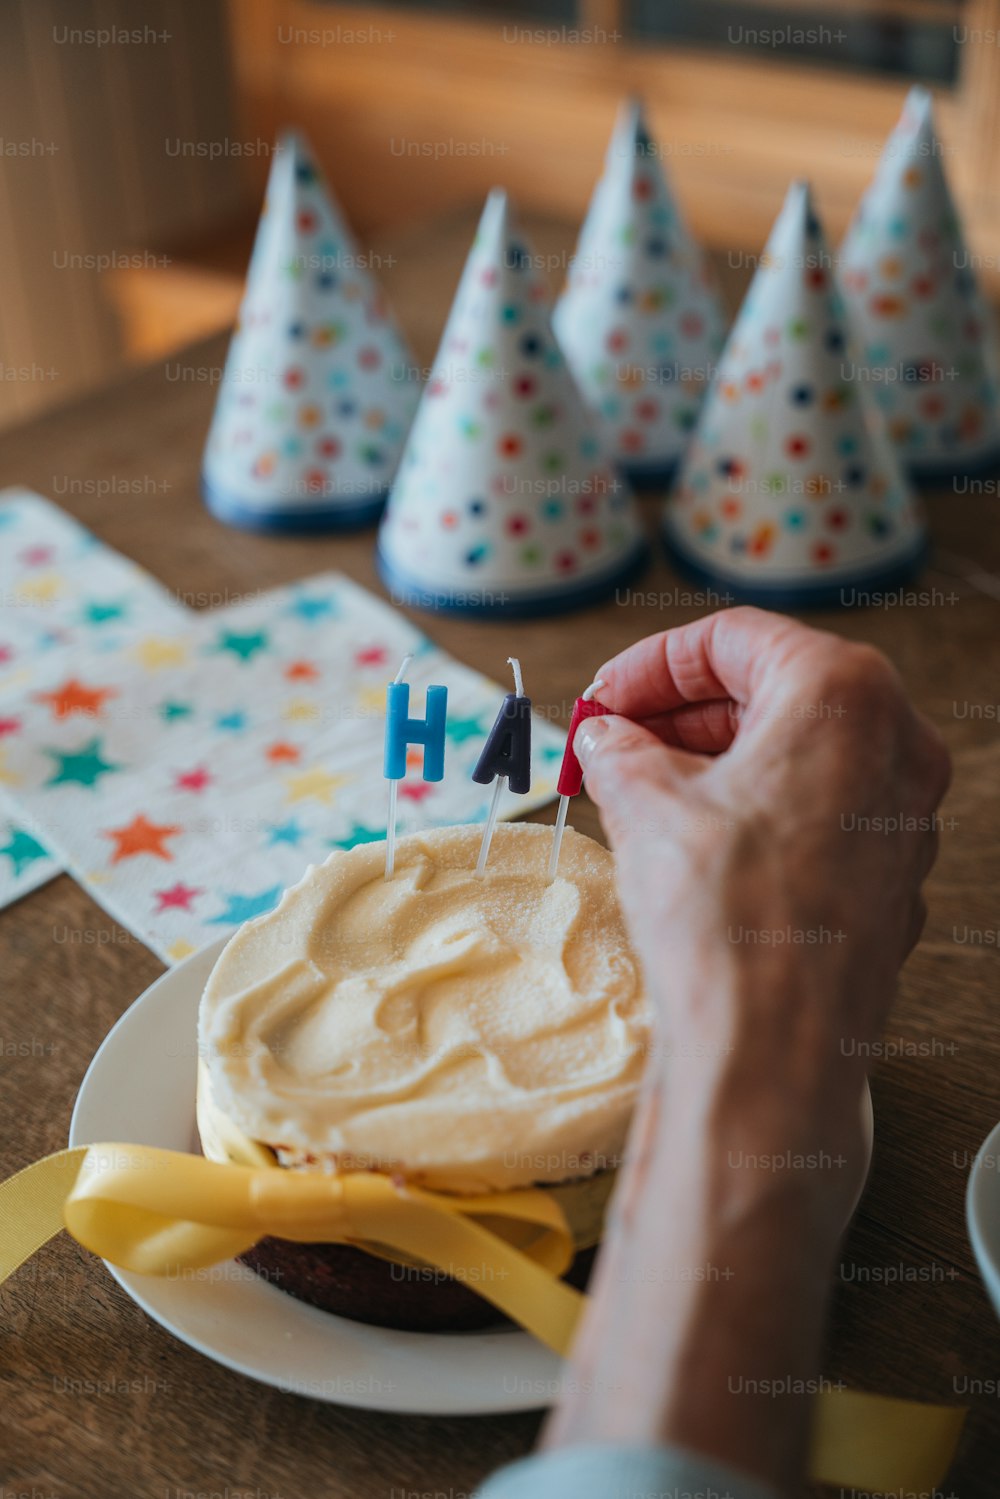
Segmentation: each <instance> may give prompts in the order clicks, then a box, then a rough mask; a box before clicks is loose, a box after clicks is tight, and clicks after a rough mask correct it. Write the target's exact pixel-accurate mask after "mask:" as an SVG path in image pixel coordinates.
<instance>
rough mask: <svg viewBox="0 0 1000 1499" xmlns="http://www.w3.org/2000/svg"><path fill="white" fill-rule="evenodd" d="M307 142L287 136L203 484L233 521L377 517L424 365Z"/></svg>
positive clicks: (308, 524)
mask: <svg viewBox="0 0 1000 1499" xmlns="http://www.w3.org/2000/svg"><path fill="white" fill-rule="evenodd" d="M368 263H369V257H368V256H367V255H365V254H362V253H361V252H359V250H358V248H357V246H356V245H355V242H354V240H353V239H352V237H351V234H350V232H349V230H348V229H347V228H346V226H345V224H344V222H343V219H342V218H341V215H340V213H339V210H338V209H337V208H336V206H335V205H334V202H333V200H332V198H331V197H330V195H329V193H328V191H327V189H326V187H325V186H324V184H323V180H322V178H321V176H320V174H319V171H318V169H317V167H316V164H315V162H314V161H313V160H312V157H311V156H310V154H309V151H308V149H307V147H306V146H305V144H304V142H303V141H302V140H301V139H300V138H299V137H298V136H297V135H294V134H292V133H289V134H287V135H285V136H283V137H282V139H281V141H280V142H279V144H278V147H277V151H276V155H275V159H274V163H273V165H272V168H271V175H270V180H269V182H268V189H267V198H266V201H265V205H264V212H263V214H262V216H261V221H260V226H259V228H258V230H257V238H256V241H255V243H254V249H253V256H252V258H251V261H250V269H249V272H248V275H247V284H246V291H245V293H244V297H243V305H242V307H241V309H240V318H239V323H238V325H237V329H236V332H235V333H234V335H233V340H232V343H231V344H230V347H229V355H228V358H227V361H226V367H225V371H224V373H223V378H222V387H221V389H220V391H219V399H218V402H217V404H216V408H215V416H214V418H213V421H212V427H211V431H210V432H209V437H208V444H207V447H206V449H205V456H204V465H203V474H202V478H203V488H204V494H205V500H206V502H207V504H208V507H209V509H210V510H212V511H213V513H214V514H215V515H217V516H218V517H219V518H220V519H221V520H225V521H229V522H231V523H232V524H233V525H238V526H250V527H253V528H258V529H264V530H326V529H332V528H336V527H341V526H356V525H362V524H364V523H365V522H367V521H372V520H374V519H376V518H377V517H378V515H379V513H380V511H381V509H382V505H383V503H384V501H385V495H386V493H387V491H388V488H389V484H390V483H391V481H392V476H393V473H394V471H395V469H396V465H397V463H398V461H399V455H400V453H401V451H402V446H403V443H404V441H405V438H406V433H407V430H408V428H409V424H410V421H411V419H412V417H413V413H414V411H415V409H416V405H417V401H418V399H419V373H418V371H417V369H416V367H415V365H414V362H413V360H412V358H411V357H410V356H409V354H408V352H407V349H406V346H405V344H404V343H403V340H402V338H401V337H400V334H399V332H398V331H397V329H396V327H395V324H394V323H393V321H392V318H391V316H390V315H389V313H388V311H387V309H386V306H385V302H384V299H383V297H382V293H381V292H380V291H379V289H378V287H377V285H376V283H375V281H374V279H373V277H372V276H371V274H370V273H369V270H368Z"/></svg>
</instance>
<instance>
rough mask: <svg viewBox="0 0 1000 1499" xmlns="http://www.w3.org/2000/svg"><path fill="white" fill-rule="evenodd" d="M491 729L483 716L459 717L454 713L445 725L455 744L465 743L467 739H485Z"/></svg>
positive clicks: (446, 731)
mask: <svg viewBox="0 0 1000 1499" xmlns="http://www.w3.org/2000/svg"><path fill="white" fill-rule="evenodd" d="M488 729H489V725H488V724H486V723H485V722H484V721H483V720H482V719H481V718H459V717H458V716H457V715H456V714H452V715H451V716H450V717H449V719H448V722H447V724H446V725H445V733H446V734H447V736H448V738H449V739H450V740H451V742H452V743H453V744H464V743H465V741H466V740H467V739H484V738H485V737H486V733H487V731H488Z"/></svg>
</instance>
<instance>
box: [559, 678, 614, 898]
mask: <svg viewBox="0 0 1000 1499" xmlns="http://www.w3.org/2000/svg"><path fill="white" fill-rule="evenodd" d="M603 686H604V682H603V680H602V679H601V678H600V677H596V678H595V679H594V681H593V682H591V684H590V686H589V687H585V688H584V690H583V692H582V693H581V694H580V696H581V697H582V699H583V701H584V702H585V703H589V702H590V701H591V699H592V698H593V696H594V693H595V692H597V691H599V689H600V688H602V687H603ZM570 748H572V746H570ZM571 801H572V797H569V796H561V797H560V798H559V811H558V812H557V813H556V826H555V832H554V833H553V835H552V852H551V853H550V854H549V869H548V877H547V881H546V883H547V884H549V885H551V884H552V882H553V880H554V879H555V877H556V874H557V872H558V869H559V854H560V851H561V849H562V842H563V833H565V831H566V816H567V813H568V812H569V804H570V802H571Z"/></svg>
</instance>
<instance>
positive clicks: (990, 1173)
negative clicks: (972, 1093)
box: [965, 1124, 1000, 1317]
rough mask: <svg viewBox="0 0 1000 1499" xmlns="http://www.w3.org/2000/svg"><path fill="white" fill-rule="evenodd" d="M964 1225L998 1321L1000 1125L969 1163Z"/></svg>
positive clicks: (999, 1302)
mask: <svg viewBox="0 0 1000 1499" xmlns="http://www.w3.org/2000/svg"><path fill="white" fill-rule="evenodd" d="M965 1221H966V1223H967V1225H968V1229H969V1239H970V1240H971V1243H972V1248H973V1250H974V1251H975V1255H976V1261H977V1263H978V1265H979V1273H980V1275H981V1276H982V1277H983V1284H984V1285H985V1287H986V1289H987V1291H988V1292H989V1296H990V1300H991V1301H992V1303H993V1307H994V1310H995V1311H996V1314H997V1316H998V1317H1000V1124H998V1125H997V1126H996V1128H995V1129H993V1130H991V1131H990V1133H989V1134H988V1135H987V1136H986V1139H985V1140H984V1141H983V1143H982V1145H981V1146H980V1147H979V1149H978V1150H977V1152H976V1159H975V1160H974V1161H973V1163H972V1170H971V1171H970V1172H969V1185H968V1187H967V1189H966V1193H965Z"/></svg>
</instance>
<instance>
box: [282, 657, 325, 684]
mask: <svg viewBox="0 0 1000 1499" xmlns="http://www.w3.org/2000/svg"><path fill="white" fill-rule="evenodd" d="M283 675H284V676H285V677H286V678H287V679H288V681H289V682H315V681H316V680H317V679H318V677H319V671H318V669H317V668H316V667H315V666H314V665H313V663H312V662H311V661H291V662H289V664H288V665H287V666H286V667H285V670H284V673H283Z"/></svg>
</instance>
